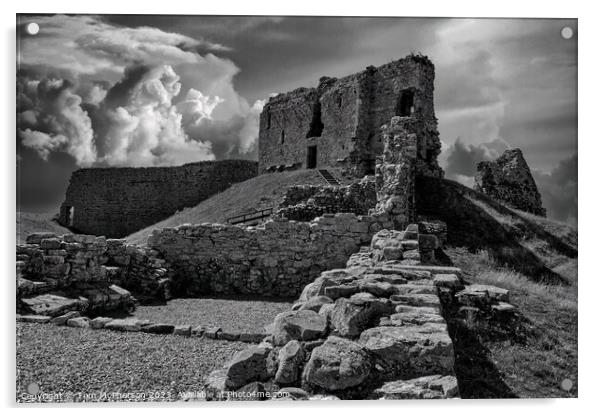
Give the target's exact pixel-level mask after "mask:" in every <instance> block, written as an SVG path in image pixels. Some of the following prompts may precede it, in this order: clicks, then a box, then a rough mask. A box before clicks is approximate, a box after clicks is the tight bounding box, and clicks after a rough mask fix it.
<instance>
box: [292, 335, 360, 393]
mask: <svg viewBox="0 0 602 416" xmlns="http://www.w3.org/2000/svg"><path fill="white" fill-rule="evenodd" d="M371 368H372V364H371V362H370V357H369V355H368V353H367V352H366V351H365V350H364V349H363V348H362V347H361V346H360V345H359V344H357V343H356V342H353V341H350V340H348V339H345V338H340V337H336V336H330V337H328V339H327V340H326V342H325V343H324V344H323V345H321V346H320V347H317V348H315V349H314V350H313V351H312V353H311V358H310V359H309V361H308V362H307V364H306V366H305V369H304V371H303V379H304V380H305V381H306V382H307V383H309V384H310V385H314V386H317V387H321V388H323V389H326V390H328V391H337V390H344V389H347V388H350V387H354V386H357V385H359V384H361V383H362V382H363V381H364V380H365V379H366V378H367V377H368V375H369V374H370V370H371Z"/></svg>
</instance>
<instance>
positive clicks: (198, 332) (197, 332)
mask: <svg viewBox="0 0 602 416" xmlns="http://www.w3.org/2000/svg"><path fill="white" fill-rule="evenodd" d="M204 333H205V327H204V326H202V325H199V326H195V327H194V328H192V329H191V330H190V336H193V337H202V336H203V334H204Z"/></svg>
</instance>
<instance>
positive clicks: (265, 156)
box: [259, 55, 443, 177]
mask: <svg viewBox="0 0 602 416" xmlns="http://www.w3.org/2000/svg"><path fill="white" fill-rule="evenodd" d="M434 79H435V67H434V65H433V64H432V62H431V61H430V60H429V59H428V58H427V57H425V56H422V55H409V56H407V57H405V58H403V59H400V60H397V61H394V62H390V63H388V64H385V65H382V66H380V67H378V68H376V67H373V66H370V67H368V68H366V69H365V70H364V71H362V72H359V73H357V74H353V75H349V76H346V77H343V78H339V79H337V78H329V77H322V78H321V79H320V83H319V85H318V87H317V88H298V89H296V90H294V91H292V92H288V93H285V94H279V95H277V96H275V97H272V98H270V100H269V102H268V103H267V104H266V106H265V107H264V109H263V112H262V113H261V118H260V129H259V172H260V173H264V172H270V171H276V170H288V169H291V170H292V169H313V168H318V169H327V168H332V169H341V170H342V171H343V172H345V173H347V174H350V175H352V176H356V177H363V176H364V175H367V174H368V175H371V174H374V173H375V166H376V158H377V157H379V156H380V155H382V153H383V147H384V146H383V142H382V134H381V127H382V126H383V125H386V124H388V123H389V122H390V121H391V118H392V117H395V116H398V117H410V118H412V119H413V120H414V122H413V124H412V128H413V129H414V130H415V131H413V133H415V134H416V140H417V160H416V171H417V174H419V175H427V176H435V177H442V176H443V171H442V169H441V168H440V167H439V165H438V163H437V156H438V155H439V153H440V150H441V143H440V141H439V132H438V130H437V119H436V117H435V110H434V104H433V90H434V84H433V83H434Z"/></svg>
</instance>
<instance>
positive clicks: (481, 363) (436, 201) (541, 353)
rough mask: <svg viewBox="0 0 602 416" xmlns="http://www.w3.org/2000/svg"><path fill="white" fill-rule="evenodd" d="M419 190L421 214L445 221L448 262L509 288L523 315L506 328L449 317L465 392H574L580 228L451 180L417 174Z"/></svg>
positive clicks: (477, 279) (474, 279) (479, 280)
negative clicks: (460, 322)
mask: <svg viewBox="0 0 602 416" xmlns="http://www.w3.org/2000/svg"><path fill="white" fill-rule="evenodd" d="M418 194H419V195H420V197H419V198H418V201H417V210H418V213H419V214H422V215H425V216H428V217H436V218H439V219H441V220H443V221H445V222H446V223H447V226H448V238H449V246H448V247H446V248H445V255H446V256H447V260H448V261H449V262H450V263H453V264H454V265H456V266H457V267H460V268H461V269H462V270H463V272H464V274H465V278H466V280H467V281H468V282H469V283H473V284H475V283H476V284H491V285H495V286H499V287H503V288H506V289H509V290H510V293H511V299H510V301H511V302H512V304H514V305H515V306H516V307H517V308H518V311H519V313H520V316H519V318H520V319H519V320H518V321H516V322H508V323H507V327H506V328H505V329H504V330H499V328H498V329H495V328H492V327H490V326H488V325H479V324H474V325H467V326H464V325H456V324H454V323H450V334H451V335H452V338H454V348H455V350H456V368H455V369H456V374H457V375H458V380H459V385H460V390H461V392H462V393H463V396H462V397H472V398H484V397H576V396H577V391H578V386H577V332H578V331H577V324H578V319H577V316H578V313H577V292H578V278H577V248H578V244H577V230H575V229H574V228H572V227H570V226H568V225H566V224H562V223H559V222H556V221H552V220H549V219H546V218H542V217H538V216H535V215H532V214H527V213H525V212H522V211H518V210H514V209H511V208H509V207H507V206H505V205H503V204H500V203H498V202H496V201H494V200H492V199H491V198H489V197H487V196H485V195H483V194H481V193H478V192H475V191H474V190H472V189H469V188H466V187H464V186H462V185H460V184H458V183H456V182H452V181H447V180H432V179H422V180H420V181H419V183H418Z"/></svg>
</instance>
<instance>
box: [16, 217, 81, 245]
mask: <svg viewBox="0 0 602 416" xmlns="http://www.w3.org/2000/svg"><path fill="white" fill-rule="evenodd" d="M55 217H56V214H40V213H34V212H17V244H25V238H27V236H28V235H29V234H33V233H36V232H51V233H55V234H59V235H62V234H70V233H71V231H69V229H68V228H65V227H63V226H62V225H60V224H59V223H58V222H57V221H56V218H55Z"/></svg>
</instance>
